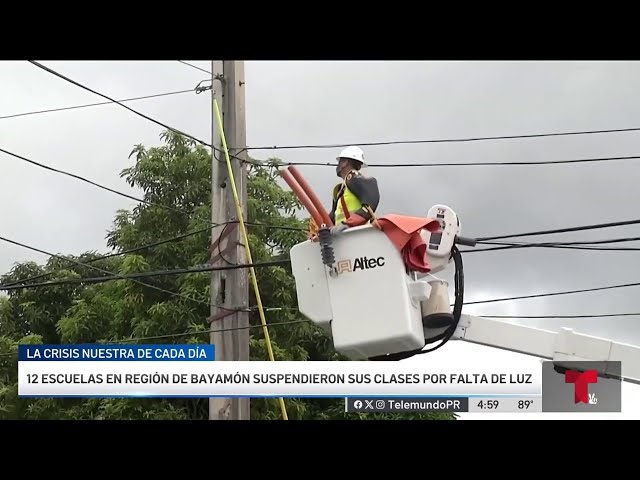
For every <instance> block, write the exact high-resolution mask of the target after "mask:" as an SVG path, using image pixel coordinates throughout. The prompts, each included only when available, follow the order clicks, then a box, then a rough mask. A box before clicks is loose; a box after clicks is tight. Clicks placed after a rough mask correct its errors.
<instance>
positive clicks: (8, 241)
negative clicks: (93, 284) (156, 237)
mask: <svg viewBox="0 0 640 480" xmlns="http://www.w3.org/2000/svg"><path fill="white" fill-rule="evenodd" d="M0 240H1V241H3V242H7V243H11V244H13V245H17V246H19V247H22V248H26V249H28V250H32V251H34V252H38V253H42V254H44V255H48V256H50V257H54V258H57V259H60V260H66V261H69V262H72V263H74V264H76V265H78V266H81V267H87V268H91V269H93V270H96V271H98V272H102V273H106V274H108V275H111V276H113V277H114V280H115V279H117V278H118V277H119V274H117V273H113V272H110V271H108V270H105V269H103V268H98V267H94V266H93V265H89V264H87V263H83V262H79V261H77V260H72V259H70V258H65V257H62V256H60V255H56V254H55V253H50V252H47V251H45V250H41V249H39V248H35V247H31V246H29V245H25V244H24V243H20V242H16V241H15V240H11V239H8V238H5V237H0ZM131 281H133V282H135V283H137V284H139V285H142V286H144V287H148V288H152V289H154V290H157V291H160V292H163V293H168V294H169V295H171V296H174V297H179V298H182V299H185V300H190V301H192V302H196V303H199V304H201V305H206V306H207V307H208V306H209V302H204V301H202V300H198V299H197V298H192V297H187V296H186V295H183V294H181V293H176V292H172V291H170V290H166V289H164V288H161V287H157V286H155V285H151V284H148V283H144V282H141V281H140V280H136V279H131Z"/></svg>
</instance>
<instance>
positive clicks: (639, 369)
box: [451, 315, 640, 384]
mask: <svg viewBox="0 0 640 480" xmlns="http://www.w3.org/2000/svg"><path fill="white" fill-rule="evenodd" d="M451 339H452V340H463V341H466V342H470V343H475V344H478V345H485V346H487V347H492V348H498V349H501V350H508V351H511V352H516V353H523V354H525V355H531V356H534V357H540V358H544V359H548V360H553V361H554V362H555V363H556V364H557V365H558V366H562V364H563V362H572V368H575V367H578V368H579V365H580V364H579V363H577V364H576V363H575V362H581V361H587V362H592V361H598V362H600V361H601V362H615V361H619V362H621V366H622V378H621V379H622V380H624V381H627V382H630V383H637V384H640V346H637V345H630V344H625V343H620V342H616V341H613V340H610V339H608V338H600V337H594V336H591V335H586V334H583V333H578V332H576V331H574V330H573V329H571V328H562V329H561V330H560V331H559V332H554V331H551V330H543V329H541V328H535V327H528V326H526V325H516V324H512V323H506V322H502V321H499V320H495V319H490V318H484V317H476V316H473V315H462V316H461V317H460V322H459V323H458V327H457V328H456V331H455V333H454V334H453V337H452V338H451ZM587 368H592V367H591V366H589V367H587V366H585V369H587ZM598 373H599V374H602V375H603V376H611V377H613V378H617V377H618V375H617V373H618V372H608V371H601V372H598Z"/></svg>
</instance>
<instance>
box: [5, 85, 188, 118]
mask: <svg viewBox="0 0 640 480" xmlns="http://www.w3.org/2000/svg"><path fill="white" fill-rule="evenodd" d="M193 91H194V90H193V89H192V88H191V89H189V90H179V91H177V92H167V93H158V94H155V95H145V96H144V97H134V98H125V99H122V100H118V102H134V101H136V100H146V99H148V98H158V97H167V96H169V95H179V94H181V93H189V92H193ZM112 103H113V102H98V103H87V104H85V105H74V106H71V107H62V108H50V109H47V110H36V111H33V112H25V113H16V114H13V115H5V116H3V117H0V120H5V119H7V118H16V117H24V116H27V115H39V114H41V113H51V112H62V111H65V110H75V109H78V108H87V107H97V106H99V105H111V104H112Z"/></svg>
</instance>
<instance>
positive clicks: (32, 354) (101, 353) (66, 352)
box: [18, 344, 216, 362]
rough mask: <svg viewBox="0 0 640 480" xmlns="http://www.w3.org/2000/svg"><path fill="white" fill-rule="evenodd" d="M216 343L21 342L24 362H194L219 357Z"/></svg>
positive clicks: (20, 351)
mask: <svg viewBox="0 0 640 480" xmlns="http://www.w3.org/2000/svg"><path fill="white" fill-rule="evenodd" d="M215 358H216V357H215V348H214V346H213V345H93V344H92V345H19V346H18V361H20V362H43V361H45V362H60V361H71V362H96V361H108V362H141V361H147V362H150V361H153V362H166V361H172V362H176V361H177V362H185V361H186V362H189V361H191V362H193V361H205V362H206V361H212V360H215Z"/></svg>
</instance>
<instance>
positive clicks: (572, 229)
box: [476, 219, 640, 242]
mask: <svg viewBox="0 0 640 480" xmlns="http://www.w3.org/2000/svg"><path fill="white" fill-rule="evenodd" d="M637 224H640V219H637V220H624V221H620V222H611V223H598V224H591V225H582V226H578V227H567V228H556V229H553V230H538V231H536V232H527V233H513V234H509V235H498V236H494V237H480V238H477V239H476V240H477V241H478V242H486V241H489V240H502V239H505V238H514V237H529V236H535V235H550V234H552V233H567V232H579V231H584V230H596V229H600V228H611V227H622V226H627V225H637Z"/></svg>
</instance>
